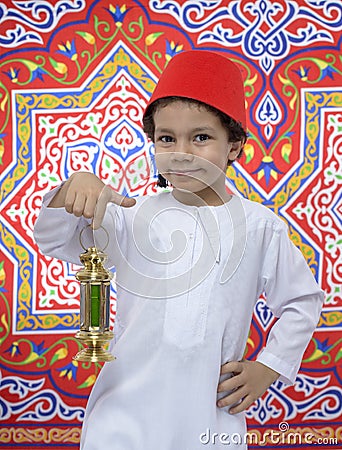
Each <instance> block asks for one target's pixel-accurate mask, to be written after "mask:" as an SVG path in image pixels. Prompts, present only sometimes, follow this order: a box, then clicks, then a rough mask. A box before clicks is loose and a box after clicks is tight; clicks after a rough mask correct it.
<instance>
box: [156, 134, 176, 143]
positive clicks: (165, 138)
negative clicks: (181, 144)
mask: <svg viewBox="0 0 342 450" xmlns="http://www.w3.org/2000/svg"><path fill="white" fill-rule="evenodd" d="M157 140H158V141H161V142H165V143H169V142H173V141H174V139H173V137H172V136H159V137H158V139H157Z"/></svg>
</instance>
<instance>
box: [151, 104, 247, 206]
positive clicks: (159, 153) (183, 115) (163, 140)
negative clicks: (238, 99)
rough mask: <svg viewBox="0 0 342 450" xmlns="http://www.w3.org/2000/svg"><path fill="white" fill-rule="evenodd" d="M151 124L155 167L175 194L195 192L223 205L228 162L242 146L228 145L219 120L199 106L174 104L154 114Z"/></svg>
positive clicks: (226, 135) (209, 201)
mask: <svg viewBox="0 0 342 450" xmlns="http://www.w3.org/2000/svg"><path fill="white" fill-rule="evenodd" d="M154 124H155V135H154V140H155V149H156V164H157V168H158V171H159V173H161V174H162V175H163V176H164V178H166V179H167V180H169V182H170V183H171V184H172V185H173V188H174V191H175V190H176V192H177V191H178V195H179V194H180V193H182V192H183V193H184V192H190V193H195V194H196V195H197V196H198V197H200V198H201V199H202V200H203V201H204V202H206V203H208V204H220V203H222V202H225V201H226V197H227V193H226V188H225V173H226V170H227V163H228V160H234V159H236V157H237V156H238V154H239V151H240V148H241V143H232V142H229V137H228V134H227V130H226V129H225V128H224V127H223V125H222V124H221V121H220V119H219V118H218V117H217V116H216V115H215V114H213V113H212V112H209V111H207V110H206V109H205V108H204V107H202V106H200V105H196V104H191V103H188V102H186V101H184V102H183V101H176V102H172V103H170V104H169V105H167V106H165V107H161V108H159V109H158V110H157V111H156V112H155V114H154ZM220 199H221V200H222V201H220Z"/></svg>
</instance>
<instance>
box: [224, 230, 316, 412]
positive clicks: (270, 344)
mask: <svg viewBox="0 0 342 450" xmlns="http://www.w3.org/2000/svg"><path fill="white" fill-rule="evenodd" d="M261 276H262V278H263V281H264V290H265V292H266V295H267V304H268V306H269V308H270V309H271V311H272V312H273V314H274V315H275V316H276V317H278V320H277V321H276V322H275V324H274V325H273V327H272V328H271V330H270V333H269V337H268V339H267V343H266V346H265V348H264V349H263V350H262V352H261V353H260V354H259V356H258V358H257V361H231V362H229V363H227V364H225V365H224V366H222V373H228V372H234V373H235V376H233V377H232V378H230V379H228V380H226V381H223V382H222V383H221V384H220V385H219V392H221V391H228V390H231V389H233V390H234V392H233V393H231V394H229V395H228V396H227V397H225V398H224V399H221V400H220V402H223V404H220V406H227V405H232V404H234V403H236V401H241V403H240V404H239V405H237V406H235V407H234V408H232V409H231V412H232V413H237V412H241V411H242V410H244V409H246V408H248V406H250V404H251V403H253V402H254V401H255V400H256V399H257V398H258V397H260V395H262V394H263V393H264V391H265V390H266V389H267V388H268V387H269V386H270V385H271V384H272V382H274V381H275V380H276V379H277V378H278V376H280V380H281V381H283V382H285V383H286V384H292V383H294V381H295V378H296V375H297V372H298V370H299V367H300V363H301V360H302V356H303V353H304V351H305V349H306V347H307V345H308V343H309V341H310V339H311V336H312V334H313V332H314V331H315V328H316V326H317V322H318V320H319V316H320V312H321V308H322V303H323V299H324V293H323V291H322V290H321V289H320V288H319V286H318V285H317V283H316V281H315V279H314V277H313V275H312V273H311V270H310V269H309V267H308V265H307V263H306V261H305V259H304V257H303V255H302V254H301V252H300V251H299V250H298V249H297V248H296V247H295V246H294V245H293V244H292V242H291V241H290V239H289V238H288V235H287V228H286V226H285V224H282V223H281V225H280V226H279V227H277V229H276V230H274V232H273V236H272V239H271V242H270V243H269V245H268V249H267V252H266V255H265V259H264V264H263V267H262V270H261Z"/></svg>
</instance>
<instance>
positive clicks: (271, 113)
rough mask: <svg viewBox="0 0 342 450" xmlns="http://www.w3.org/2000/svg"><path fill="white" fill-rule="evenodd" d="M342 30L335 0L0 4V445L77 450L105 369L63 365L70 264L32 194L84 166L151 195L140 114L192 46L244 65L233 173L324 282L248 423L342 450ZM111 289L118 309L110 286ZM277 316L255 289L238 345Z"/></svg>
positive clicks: (256, 341)
mask: <svg viewBox="0 0 342 450" xmlns="http://www.w3.org/2000/svg"><path fill="white" fill-rule="evenodd" d="M341 31H342V3H341V2H338V1H329V0H321V1H318V0H316V1H312V0H301V1H284V0H278V1H266V0H256V1H246V0H241V1H227V0H226V1H220V0H212V1H202V0H197V1H194V0H193V1H178V2H176V1H172V0H169V1H162V0H153V1H152V0H151V1H149V2H148V1H133V0H130V1H126V2H115V0H103V1H90V0H59V1H56V0H41V1H34V2H33V1H32V2H31V1H27V2H21V1H9V0H6V1H5V3H1V4H0V45H1V56H0V80H1V81H0V117H1V125H0V126H1V129H0V164H1V166H0V167H1V205H2V219H1V251H2V253H1V258H0V291H1V292H0V295H1V302H0V309H1V312H0V344H1V355H0V375H1V376H0V417H1V423H0V442H1V444H0V447H1V448H4V449H6V448H18V449H29V448H33V447H34V448H36V447H37V448H44V449H49V448H54V449H59V448H60V449H64V448H74V449H76V448H78V445H79V439H80V427H81V422H82V418H83V415H84V408H85V405H86V401H87V397H88V395H89V392H90V390H91V388H92V385H93V383H94V381H95V379H96V376H97V375H98V373H99V371H100V370H101V366H100V365H99V364H96V365H94V364H81V363H78V364H77V363H76V362H75V361H73V360H72V356H73V355H74V354H75V353H76V351H77V350H78V348H79V344H78V343H77V342H76V340H75V339H74V333H75V331H76V329H77V327H78V317H79V314H78V306H79V301H78V283H77V282H76V281H75V277H74V274H75V271H76V270H77V267H74V266H72V265H70V264H66V263H63V262H61V261H58V260H55V259H52V258H49V257H45V256H43V255H42V254H41V253H40V252H39V250H38V248H37V246H36V244H35V242H34V240H33V235H32V230H33V226H34V223H35V220H36V218H37V215H38V211H39V208H40V205H41V201H42V196H43V195H44V194H45V193H46V192H48V191H50V190H51V189H52V188H54V187H55V186H57V185H58V184H59V183H60V182H61V181H62V180H64V179H66V178H67V177H69V176H70V174H72V173H73V172H75V171H79V170H87V171H93V172H95V173H96V174H98V175H99V176H100V177H101V178H102V179H103V180H104V181H108V182H111V183H112V185H114V186H115V188H116V189H117V190H118V191H119V192H121V193H128V194H129V195H131V196H135V195H143V194H147V193H153V192H155V186H154V182H155V176H156V173H155V171H154V168H153V165H152V166H151V164H150V161H151V158H150V157H151V155H152V154H153V147H152V145H151V143H149V142H148V141H147V139H146V137H145V135H144V133H143V132H142V130H141V123H140V120H141V117H142V111H143V108H144V106H145V105H146V102H147V100H148V98H149V96H150V95H151V92H152V90H153V88H154V86H155V83H156V81H157V79H158V77H159V76H160V73H161V72H162V70H163V68H164V67H165V66H166V65H167V63H168V61H169V60H170V59H171V58H172V57H173V56H174V55H175V54H176V53H179V52H182V51H185V50H189V49H193V48H198V49H213V50H217V51H219V52H221V53H223V54H225V55H227V56H228V57H230V58H232V59H233V60H234V61H235V62H236V63H237V64H238V66H239V67H240V69H241V72H242V74H243V77H244V81H245V88H246V106H247V109H248V128H249V141H248V144H247V145H246V148H245V156H244V157H243V158H242V159H241V160H240V162H239V163H237V164H235V165H234V166H233V167H231V168H229V171H228V173H227V175H228V176H229V178H230V179H231V180H232V182H233V184H234V186H235V188H236V190H237V191H238V192H239V193H240V194H241V195H243V196H245V197H248V198H249V199H251V200H254V201H257V202H261V203H264V204H265V205H267V207H269V208H270V209H272V210H273V211H275V212H276V213H277V214H279V215H280V217H282V219H283V220H284V221H285V222H286V223H288V225H289V230H290V236H291V239H292V240H293V242H294V243H295V244H296V245H297V246H298V247H299V248H300V250H301V251H302V252H303V254H304V256H305V258H306V260H307V262H308V264H309V265H310V267H311V269H312V271H313V273H314V274H315V276H316V279H317V280H318V282H319V283H320V284H321V286H322V287H323V289H324V290H325V292H326V300H325V306H324V310H323V313H322V315H321V319H320V321H319V324H318V328H317V331H316V333H315V335H314V337H313V338H312V340H311V342H310V344H309V346H308V348H307V350H306V352H305V355H304V360H303V363H302V367H301V371H300V374H299V375H298V378H297V381H296V384H295V385H294V386H290V387H286V386H284V385H282V384H281V383H280V382H277V383H275V385H274V386H272V387H271V388H270V389H269V391H268V392H267V393H266V394H265V395H264V397H263V398H262V399H261V400H259V401H258V402H256V403H255V405H253V406H252V407H250V409H249V410H248V412H247V417H248V423H249V427H250V431H253V432H255V433H257V434H258V436H259V438H260V441H262V440H263V439H264V440H265V441H267V442H268V444H267V445H268V446H269V447H278V448H287V447H291V448H293V446H291V445H289V441H286V439H283V440H282V441H279V442H278V443H277V444H276V443H275V442H274V441H273V442H272V441H271V440H270V432H271V431H272V430H273V431H274V432H276V431H279V424H280V422H282V424H281V427H282V430H281V434H282V437H283V438H284V436H285V434H286V433H288V432H296V433H299V434H300V435H301V436H304V433H311V434H312V436H313V441H314V442H316V443H319V442H321V443H322V444H325V448H335V449H336V448H339V449H341V448H342V421H341V411H342V389H341V374H342V371H341V363H342V339H341V329H342V302H341V277H342V273H341V244H342V239H341V234H340V232H341V227H340V226H341V217H342V203H341V183H342V170H341V166H342V159H341V158H342V157H341V149H342V87H341V85H342V83H341V80H342V77H341V73H342V61H341ZM56 233H58V230H56ZM112 297H113V311H114V309H115V306H114V303H115V302H114V300H115V290H114V287H113V290H112ZM146 320H148V318H146ZM272 322H273V319H272V316H271V314H270V312H269V310H268V309H267V307H266V304H265V301H264V299H263V298H261V299H260V301H259V302H258V303H257V305H256V308H255V315H254V319H253V325H252V328H251V332H250V337H249V340H248V346H247V355H248V356H249V357H251V358H253V357H255V355H256V354H257V353H258V352H259V350H260V349H261V347H262V346H263V345H264V343H265V339H266V336H267V332H268V330H269V328H270V326H271V324H272ZM288 338H289V339H291V338H292V336H288ZM113 364H115V363H113ZM164 406H167V405H164ZM161 407H162V405H161ZM155 426H158V425H157V424H156V425H155ZM319 439H324V441H319ZM298 442H299V441H298V437H297V444H298ZM254 447H256V446H255V445H252V446H251V448H254ZM301 448H312V445H309V444H304V443H303V442H302V446H301Z"/></svg>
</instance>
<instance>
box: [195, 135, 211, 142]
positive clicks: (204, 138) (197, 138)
mask: <svg viewBox="0 0 342 450" xmlns="http://www.w3.org/2000/svg"><path fill="white" fill-rule="evenodd" d="M208 139H210V136H208V135H207V134H197V135H196V136H195V139H194V140H195V141H196V142H205V141H207V140H208Z"/></svg>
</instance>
